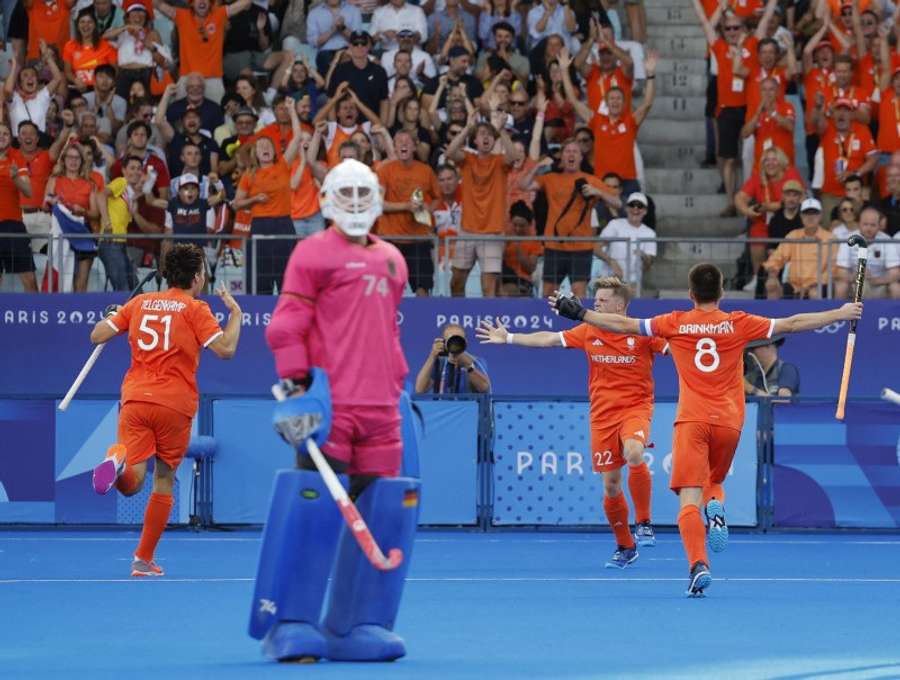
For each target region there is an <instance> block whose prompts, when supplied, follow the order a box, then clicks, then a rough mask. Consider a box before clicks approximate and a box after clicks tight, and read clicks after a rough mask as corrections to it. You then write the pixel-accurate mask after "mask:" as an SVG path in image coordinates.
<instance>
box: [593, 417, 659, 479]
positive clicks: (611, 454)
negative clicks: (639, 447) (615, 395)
mask: <svg viewBox="0 0 900 680" xmlns="http://www.w3.org/2000/svg"><path fill="white" fill-rule="evenodd" d="M650 417H651V416H650V414H649V413H646V412H633V413H626V414H625V417H624V418H623V419H622V420H619V421H617V422H614V423H610V424H606V423H604V424H605V425H607V426H606V427H599V426H597V425H593V424H592V425H591V465H592V466H593V468H594V472H611V471H612V470H618V469H619V468H620V467H622V466H624V465H625V456H624V455H622V448H623V447H622V442H623V441H624V440H626V439H637V440H638V441H640V442H641V443H642V444H643V445H644V446H647V440H648V439H649V438H650Z"/></svg>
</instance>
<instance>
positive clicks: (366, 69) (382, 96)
mask: <svg viewBox="0 0 900 680" xmlns="http://www.w3.org/2000/svg"><path fill="white" fill-rule="evenodd" d="M412 6H413V5H410V7H412ZM416 9H419V8H418V7H416ZM419 11H421V10H419ZM423 20H424V17H423ZM371 47H372V37H371V36H370V35H369V34H368V33H366V32H365V31H354V32H353V33H352V34H351V35H350V50H349V52H348V54H349V57H350V58H349V59H348V60H347V61H342V60H341V58H340V56H336V57H335V59H334V60H333V61H332V62H331V66H330V67H329V71H328V74H329V75H327V76H326V78H325V80H326V82H327V83H328V96H329V97H332V98H333V97H334V96H335V93H336V92H337V90H338V88H339V87H340V86H341V84H342V83H347V84H348V87H349V88H350V89H351V90H353V91H354V92H356V93H357V94H358V95H359V98H360V100H361V101H362V102H363V103H364V104H365V106H366V108H367V109H369V110H370V111H374V112H375V113H376V114H377V115H378V118H379V119H380V120H384V119H385V118H386V117H387V98H388V86H387V73H385V71H384V69H383V68H382V67H381V66H379V65H378V64H376V63H374V62H373V61H370V60H369V50H370V49H371ZM339 62H340V63H339Z"/></svg>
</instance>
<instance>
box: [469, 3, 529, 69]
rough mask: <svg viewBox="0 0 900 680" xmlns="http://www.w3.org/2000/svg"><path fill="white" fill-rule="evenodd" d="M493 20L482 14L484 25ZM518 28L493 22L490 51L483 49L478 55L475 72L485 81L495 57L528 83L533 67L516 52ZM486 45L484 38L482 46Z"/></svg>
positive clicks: (505, 22)
mask: <svg viewBox="0 0 900 680" xmlns="http://www.w3.org/2000/svg"><path fill="white" fill-rule="evenodd" d="M499 1H500V3H505V2H506V1H507V0H499ZM515 17H516V18H517V19H518V18H519V15H518V14H516V15H515ZM492 18H496V17H491V16H490V15H488V14H485V13H484V12H482V14H481V21H482V25H483V23H484V22H485V20H488V21H490V20H491V19H492ZM518 30H519V29H518V28H516V27H515V25H514V24H512V23H509V22H507V21H493V22H492V26H491V29H490V33H489V35H490V37H491V40H490V43H491V48H490V49H486V50H485V49H482V50H481V51H480V52H479V53H478V61H477V63H476V64H475V72H476V73H477V74H478V76H479V77H480V78H482V79H484V76H485V73H486V70H487V65H488V60H489V59H490V58H491V57H495V58H496V59H498V60H499V63H500V65H501V66H502V67H503V68H506V69H509V71H510V72H511V73H512V74H513V76H514V77H515V78H516V79H517V80H519V81H521V82H523V83H526V82H528V76H529V74H530V72H531V65H530V64H529V62H528V59H527V58H526V57H524V56H522V55H521V54H519V52H518V51H517V50H516V48H515V41H516V34H517V33H518ZM483 44H484V39H483V38H482V45H483Z"/></svg>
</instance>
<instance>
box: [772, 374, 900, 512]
mask: <svg viewBox="0 0 900 680" xmlns="http://www.w3.org/2000/svg"><path fill="white" fill-rule="evenodd" d="M893 361H894V363H896V362H897V360H896V359H894V360H893ZM774 421H775V431H774V441H775V456H774V460H775V465H774V471H773V487H774V498H775V503H774V505H775V517H774V521H775V526H781V527H822V528H833V527H868V528H896V527H900V408H898V407H897V406H891V405H882V404H850V405H848V407H847V413H846V418H845V420H844V421H843V422H841V421H837V420H835V419H834V406H833V405H831V404H787V405H782V404H778V405H776V406H775V416H774Z"/></svg>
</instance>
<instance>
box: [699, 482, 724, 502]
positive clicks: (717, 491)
mask: <svg viewBox="0 0 900 680" xmlns="http://www.w3.org/2000/svg"><path fill="white" fill-rule="evenodd" d="M712 498H715V499H717V500H718V501H719V502H720V503H722V505H724V504H725V489H723V488H722V485H721V484H714V483H712V482H710V483H709V484H708V485H706V486H705V487H703V505H706V504H707V503H709V501H710V499H712Z"/></svg>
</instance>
